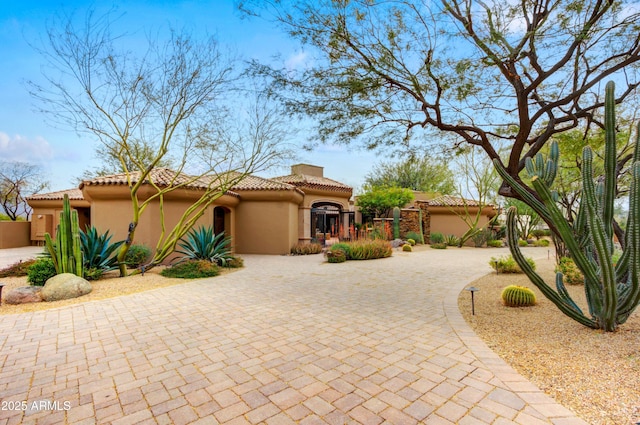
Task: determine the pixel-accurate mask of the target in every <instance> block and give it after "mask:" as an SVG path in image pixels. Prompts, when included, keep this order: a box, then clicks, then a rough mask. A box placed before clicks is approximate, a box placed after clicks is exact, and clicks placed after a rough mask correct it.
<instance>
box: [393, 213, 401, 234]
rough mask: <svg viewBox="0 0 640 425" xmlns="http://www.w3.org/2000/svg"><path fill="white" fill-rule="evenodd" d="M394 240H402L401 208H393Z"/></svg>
mask: <svg viewBox="0 0 640 425" xmlns="http://www.w3.org/2000/svg"><path fill="white" fill-rule="evenodd" d="M393 239H400V208H398V207H394V208H393Z"/></svg>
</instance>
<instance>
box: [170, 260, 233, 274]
mask: <svg viewBox="0 0 640 425" xmlns="http://www.w3.org/2000/svg"><path fill="white" fill-rule="evenodd" d="M160 274H161V275H162V276H164V277H176V278H180V279H199V278H203V277H213V276H218V275H219V274H220V269H219V268H218V266H217V265H216V264H215V263H212V262H211V261H207V260H197V261H193V260H189V261H184V262H182V263H179V264H176V265H174V266H171V267H169V268H166V269H164V270H162V271H161V272H160Z"/></svg>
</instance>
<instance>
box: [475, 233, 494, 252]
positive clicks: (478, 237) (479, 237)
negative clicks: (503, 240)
mask: <svg viewBox="0 0 640 425" xmlns="http://www.w3.org/2000/svg"><path fill="white" fill-rule="evenodd" d="M491 239H493V232H492V231H491V229H481V230H480V231H479V232H478V233H476V234H475V235H473V237H472V238H471V240H472V241H473V245H474V246H475V247H476V248H481V247H483V246H484V245H485V244H486V243H487V242H488V241H489V240H491Z"/></svg>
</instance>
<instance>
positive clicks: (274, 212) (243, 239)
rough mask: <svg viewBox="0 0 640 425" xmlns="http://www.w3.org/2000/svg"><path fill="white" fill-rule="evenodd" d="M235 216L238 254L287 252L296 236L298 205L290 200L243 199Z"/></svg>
mask: <svg viewBox="0 0 640 425" xmlns="http://www.w3.org/2000/svg"><path fill="white" fill-rule="evenodd" d="M236 220H237V223H238V226H236V250H237V252H238V253H239V254H288V253H289V251H290V249H291V246H292V245H293V244H295V243H296V242H297V240H298V205H297V204H295V203H292V202H283V201H263V202H259V201H258V202H251V201H243V202H241V203H240V204H239V205H238V207H237V208H236ZM240 223H241V224H240Z"/></svg>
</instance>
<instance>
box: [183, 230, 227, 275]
mask: <svg viewBox="0 0 640 425" xmlns="http://www.w3.org/2000/svg"><path fill="white" fill-rule="evenodd" d="M230 245H231V239H230V238H228V237H225V235H224V233H218V234H217V235H215V234H214V233H213V229H212V228H211V227H204V226H200V227H199V228H197V229H191V230H190V231H189V233H187V235H186V237H185V238H182V239H180V242H179V243H178V246H179V247H180V248H182V249H180V250H176V253H177V254H183V255H184V256H183V257H181V258H180V259H179V260H178V262H179V263H180V262H183V261H186V260H207V261H210V262H212V263H216V264H218V265H219V266H224V265H225V264H226V262H227V261H228V260H231V259H232V258H233V255H232V254H231V248H230Z"/></svg>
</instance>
